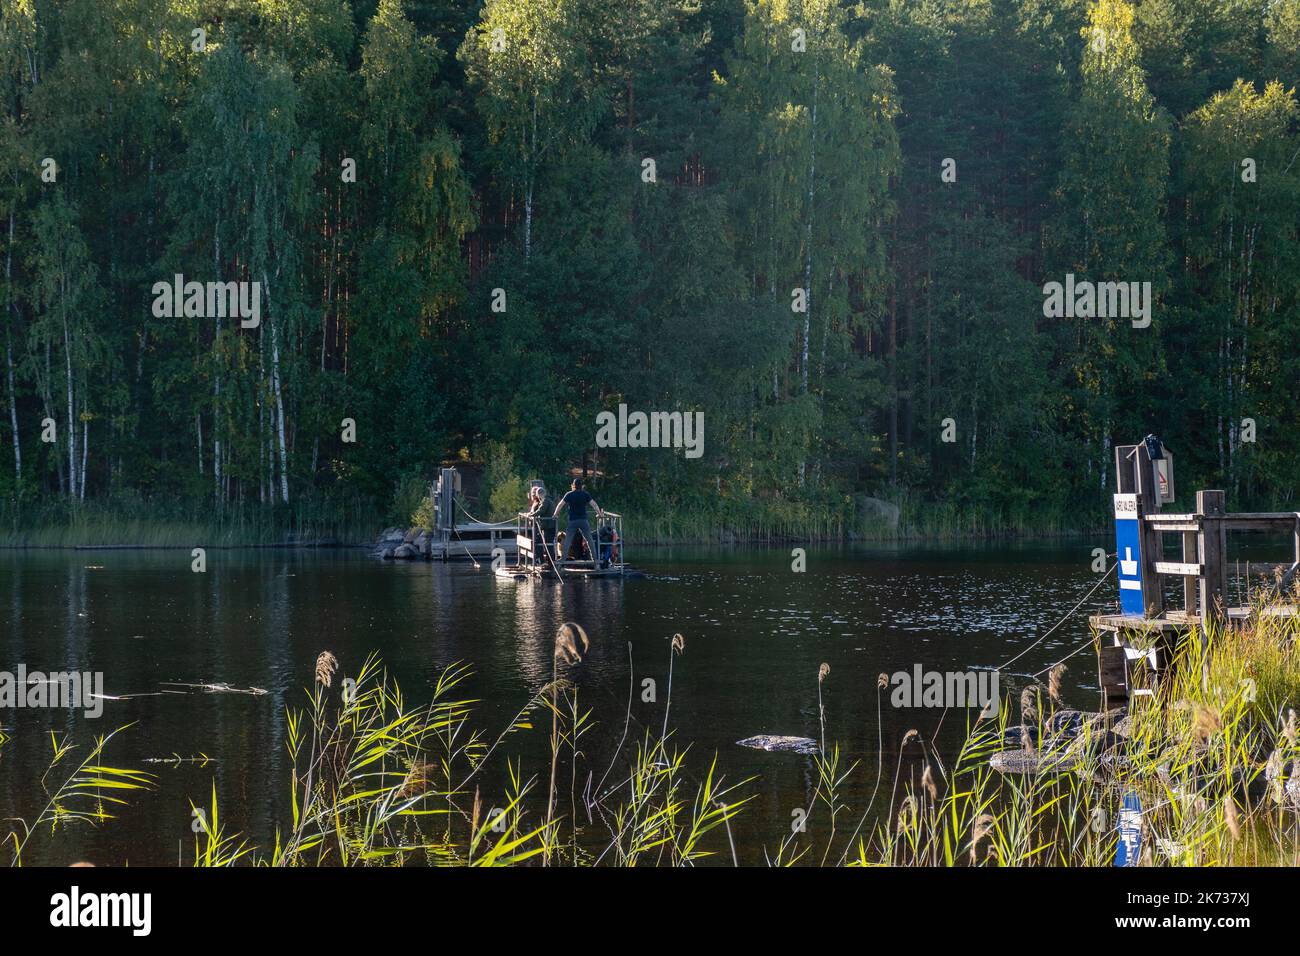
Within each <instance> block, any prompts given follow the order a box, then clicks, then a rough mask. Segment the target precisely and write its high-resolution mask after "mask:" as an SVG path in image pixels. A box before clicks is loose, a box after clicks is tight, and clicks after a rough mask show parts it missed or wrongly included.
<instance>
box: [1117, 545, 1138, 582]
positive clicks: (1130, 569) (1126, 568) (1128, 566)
mask: <svg viewBox="0 0 1300 956" xmlns="http://www.w3.org/2000/svg"><path fill="white" fill-rule="evenodd" d="M1119 573H1120V574H1122V575H1124V576H1125V577H1130V578H1131V577H1133V576H1134V575H1136V574H1137V573H1138V563H1137V562H1136V561H1134V560H1133V549H1132V548H1125V549H1124V560H1123V561H1121V562H1120V563H1119Z"/></svg>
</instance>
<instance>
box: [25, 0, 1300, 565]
mask: <svg viewBox="0 0 1300 956" xmlns="http://www.w3.org/2000/svg"><path fill="white" fill-rule="evenodd" d="M1298 82H1300V0H1138V2H1133V3H1130V2H1126V0H1096V2H1086V0H856V2H841V0H486V2H477V0H432V2H424V0H377V2H370V0H355V2H352V0H57V2H54V0H0V101H2V103H3V106H2V108H0V115H2V117H3V118H2V119H0V243H2V244H3V269H4V289H3V297H4V303H3V313H2V314H3V319H2V320H0V324H2V325H3V328H0V349H2V350H3V367H2V368H0V376H3V383H0V519H2V520H0V527H2V528H3V529H4V530H5V533H7V534H8V535H10V538H11V539H15V536H17V538H21V537H22V535H23V534H28V533H31V532H33V529H36V528H38V527H39V526H41V525H48V524H60V523H63V524H66V523H69V522H77V521H87V520H90V518H89V517H88V516H101V517H104V518H105V520H108V519H109V518H113V517H117V518H123V517H128V518H132V519H137V520H141V521H144V522H165V521H171V520H177V521H180V520H185V521H196V520H197V521H204V522H211V523H238V524H240V526H241V527H248V528H259V529H266V528H274V529H277V531H276V533H277V534H278V533H280V532H281V531H286V530H287V531H293V532H298V533H310V534H318V535H319V534H325V533H328V532H335V533H340V534H346V533H347V532H348V531H349V530H350V529H354V528H359V527H364V526H366V525H367V523H368V522H371V521H381V520H397V521H401V520H405V518H406V517H407V516H409V515H410V514H411V513H412V512H413V511H414V510H415V509H416V507H417V506H418V504H419V499H420V498H421V497H422V496H423V495H424V494H426V493H427V486H428V482H429V480H430V478H431V477H432V476H433V474H434V473H435V470H436V469H437V468H438V466H439V465H440V464H441V463H444V462H461V463H463V464H464V465H465V466H466V469H467V470H473V471H474V473H475V474H481V481H480V482H479V487H478V489H477V492H476V496H475V498H474V500H472V501H467V503H466V504H467V507H469V508H470V509H471V510H475V511H477V512H478V514H479V515H481V516H485V517H486V516H489V515H490V516H492V517H501V516H503V515H508V514H510V513H512V512H513V511H514V510H515V508H516V507H518V506H521V505H522V504H523V497H524V495H523V486H522V482H523V480H525V479H527V478H530V477H543V478H545V479H546V480H547V483H548V484H550V485H551V486H552V487H557V486H558V485H559V483H560V482H561V481H567V477H568V476H569V475H570V474H575V473H578V472H580V471H583V470H585V471H586V472H587V473H588V474H589V475H590V476H592V482H593V485H592V486H593V489H594V490H595V492H596V494H597V496H598V498H599V499H600V500H601V502H602V504H604V505H605V506H606V507H614V508H617V509H618V510H620V511H627V512H628V513H629V514H632V515H635V516H636V518H637V520H638V521H639V525H637V527H639V528H640V529H641V534H642V535H643V536H647V537H663V538H689V537H691V536H696V537H705V536H708V535H713V534H715V533H717V532H720V531H727V532H730V533H733V534H736V535H741V536H752V537H758V536H764V535H766V536H772V535H781V536H794V537H797V536H804V537H824V536H829V537H834V536H839V535H848V534H850V533H852V534H862V535H870V534H873V533H881V531H882V526H881V524H880V515H881V513H882V510H883V512H884V513H886V514H887V513H888V512H889V509H890V508H892V507H897V508H898V509H899V513H900V514H901V516H902V517H901V523H900V525H899V526H898V527H896V528H893V530H894V532H895V533H908V532H912V533H919V534H948V533H977V534H978V533H994V532H1004V531H1011V532H1016V531H1019V532H1032V531H1044V530H1071V529H1080V528H1087V527H1095V526H1097V525H1100V524H1101V523H1103V522H1104V521H1105V520H1106V516H1107V514H1108V512H1107V509H1108V506H1109V493H1110V491H1111V484H1112V482H1113V474H1112V473H1113V470H1114V465H1113V454H1114V453H1113V446H1114V445H1115V444H1122V443H1132V442H1135V441H1137V440H1139V439H1140V438H1142V437H1143V436H1144V435H1146V434H1148V433H1155V434H1158V435H1159V436H1160V437H1161V438H1162V439H1163V440H1164V441H1165V443H1166V445H1167V446H1168V447H1169V448H1170V449H1171V450H1172V451H1173V453H1174V454H1175V456H1176V460H1177V468H1178V479H1177V480H1178V487H1179V489H1180V490H1181V491H1182V492H1183V494H1184V495H1185V494H1186V493H1188V492H1190V491H1193V490H1195V489H1196V488H1198V487H1215V488H1223V489H1224V490H1225V491H1226V492H1227V496H1228V504H1229V507H1230V509H1236V510H1241V509H1246V508H1253V507H1258V508H1279V507H1281V508H1286V509H1291V508H1295V507H1300V506H1298V505H1296V504H1295V502H1296V490H1297V487H1298V484H1300V405H1298V404H1297V397H1298V395H1300V388H1298V386H1300V354H1298V348H1297V346H1298V345H1300V242H1298V241H1297V240H1298V239H1300V236H1298V235H1297V232H1298V231H1300V159H1298V157H1300V113H1298V110H1297V100H1296V85H1297V83H1298ZM182 277H183V278H182ZM1067 277H1068V278H1067ZM182 281H183V282H194V283H203V284H209V285H208V288H212V287H213V285H214V284H215V285H216V286H217V287H222V288H224V287H225V284H238V285H239V287H240V288H241V289H242V290H243V292H244V294H245V296H246V295H247V292H248V289H249V288H250V287H252V284H253V283H256V287H255V289H254V295H256V297H257V299H256V309H257V321H256V322H253V321H252V320H250V319H246V316H247V314H248V313H247V312H246V311H238V310H236V309H234V308H233V306H234V305H235V304H236V302H237V297H235V296H234V295H233V293H232V297H231V303H232V308H231V309H218V310H216V314H215V315H213V314H211V313H212V312H213V310H212V309H211V308H206V309H205V308H195V309H194V310H190V309H189V308H188V307H185V306H184V304H183V303H182V302H181V298H182V297H181V294H180V293H181V291H182V290H181V288H180V283H181V282H182ZM1067 281H1068V282H1069V283H1070V284H1071V285H1074V284H1075V283H1080V284H1081V283H1085V282H1086V283H1091V284H1095V285H1096V286H1097V287H1098V288H1099V289H1100V288H1101V287H1102V286H1103V285H1106V284H1111V283H1123V284H1125V285H1124V286H1123V288H1125V289H1127V288H1132V289H1133V290H1134V291H1135V293H1136V291H1137V290H1138V289H1142V290H1145V292H1146V299H1145V302H1146V309H1147V311H1146V313H1144V315H1143V317H1142V318H1134V317H1132V316H1130V315H1129V314H1128V311H1127V310H1125V311H1124V312H1119V311H1117V310H1116V309H1114V308H1111V309H1105V308H1092V309H1065V310H1061V309H1057V308H1053V307H1052V306H1051V303H1050V302H1049V301H1048V300H1049V298H1050V297H1049V296H1048V294H1047V289H1048V286H1049V285H1050V284H1051V283H1059V284H1062V285H1064V284H1066V283H1067ZM160 284H161V285H160ZM174 284H175V285H176V287H177V295H176V296H175V300H176V303H177V304H178V305H180V306H182V307H181V308H177V309H173V308H159V307H158V300H159V293H158V292H157V290H158V289H160V288H162V287H167V288H169V289H170V288H172V287H173V285H174ZM229 288H230V289H232V290H233V289H234V288H235V285H231V286H230V287H229ZM1090 288H1091V286H1090ZM1112 288H1114V287H1112ZM166 296H167V297H168V298H169V299H170V298H171V292H168V293H166ZM211 298H212V297H211V296H209V297H208V301H209V304H210V302H211ZM1111 298H1112V302H1111V305H1112V306H1113V305H1114V304H1115V303H1114V301H1113V298H1114V297H1113V296H1112V297H1111ZM1100 299H1101V297H1100V296H1099V301H1100ZM218 301H220V297H219V296H218ZM1107 313H1109V314H1107ZM621 405H625V406H627V407H628V408H631V409H640V410H645V411H658V412H663V413H674V412H677V413H681V414H683V415H695V414H696V413H702V418H701V421H702V423H703V426H702V427H703V441H702V446H701V448H700V449H697V451H699V454H697V455H691V456H688V455H687V454H685V452H684V450H683V449H681V448H654V447H621V448H620V447H609V448H606V447H598V445H597V442H596V432H597V424H596V423H597V420H598V416H600V415H601V414H602V413H606V412H611V411H614V410H617V409H618V408H619V407H620V406H621ZM882 502H884V503H885V505H882V504H881V503H882ZM373 530H377V529H375V528H372V529H371V531H373ZM259 533H262V532H259Z"/></svg>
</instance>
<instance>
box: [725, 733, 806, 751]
mask: <svg viewBox="0 0 1300 956" xmlns="http://www.w3.org/2000/svg"><path fill="white" fill-rule="evenodd" d="M736 743H737V744H739V745H740V746H742V747H750V748H752V749H754V750H770V751H772V752H773V753H796V754H815V753H819V752H820V751H821V747H820V746H819V745H818V743H817V741H815V740H813V739H812V738H811V737H783V736H780V735H779V734H757V735H756V736H753V737H746V738H745V739H744V740H737V741H736Z"/></svg>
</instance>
